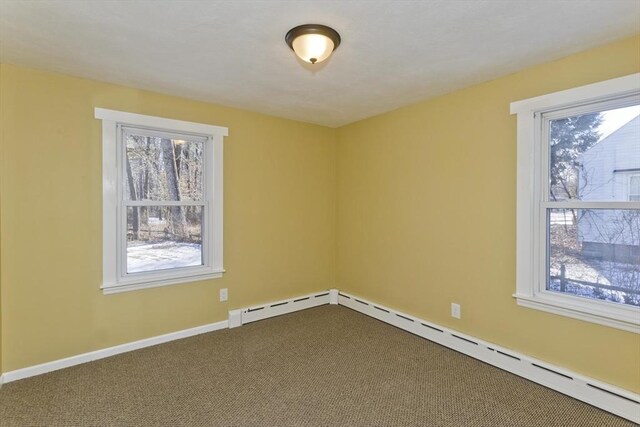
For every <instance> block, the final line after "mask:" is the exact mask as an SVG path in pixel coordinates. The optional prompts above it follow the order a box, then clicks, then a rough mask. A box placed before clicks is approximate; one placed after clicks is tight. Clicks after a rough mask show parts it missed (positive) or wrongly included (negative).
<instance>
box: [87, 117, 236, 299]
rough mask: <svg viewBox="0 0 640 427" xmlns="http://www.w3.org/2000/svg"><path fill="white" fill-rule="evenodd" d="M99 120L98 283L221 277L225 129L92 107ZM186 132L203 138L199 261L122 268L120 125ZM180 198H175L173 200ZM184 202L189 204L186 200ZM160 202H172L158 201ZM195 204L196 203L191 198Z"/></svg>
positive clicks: (119, 286)
mask: <svg viewBox="0 0 640 427" xmlns="http://www.w3.org/2000/svg"><path fill="white" fill-rule="evenodd" d="M95 118H96V119H100V120H102V285H101V289H102V291H103V293H104V294H111V293H118V292H126V291H134V290H139V289H145V288H152V287H157V286H166V285H172V284H177V283H187V282H193V281H198V280H206V279H215V278H220V277H222V275H223V273H224V271H225V270H224V268H223V257H222V255H223V254H222V250H223V234H222V233H223V217H222V214H223V182H222V180H223V140H224V137H225V136H227V135H228V129H227V128H225V127H220V126H213V125H207V124H202V123H193V122H186V121H181V120H173V119H167V118H163V117H155V116H146V115H142V114H134V113H128V112H124V111H115V110H107V109H104V108H96V109H95ZM123 127H132V128H145V129H148V130H150V131H153V132H166V133H173V134H176V133H178V134H182V135H185V134H189V135H194V136H198V137H200V138H205V148H204V169H205V172H204V173H205V176H204V182H205V184H204V188H203V194H204V200H203V201H202V206H203V211H204V212H206V214H203V223H202V240H203V255H202V256H203V265H202V266H195V267H181V268H172V269H167V270H156V271H149V272H140V273H127V272H126V258H125V256H126V253H125V252H126V243H127V242H126V229H125V228H126V226H125V225H123V224H126V218H125V217H124V215H125V214H126V212H125V208H124V200H123V188H124V179H123V177H124V173H123V168H124V166H123V163H124V160H123V159H124V143H123V141H122V131H123V130H122V128H123ZM176 203H180V202H176ZM185 203H187V204H190V205H191V204H194V203H190V202H185ZM162 204H163V205H166V204H171V202H163V203H162ZM196 204H197V203H196Z"/></svg>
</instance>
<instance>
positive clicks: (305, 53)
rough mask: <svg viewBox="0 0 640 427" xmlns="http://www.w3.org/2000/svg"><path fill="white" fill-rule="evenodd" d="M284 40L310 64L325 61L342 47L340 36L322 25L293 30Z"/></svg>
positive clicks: (301, 26) (311, 25)
mask: <svg viewBox="0 0 640 427" xmlns="http://www.w3.org/2000/svg"><path fill="white" fill-rule="evenodd" d="M284 39H285V40H286V42H287V44H288V45H289V47H290V48H291V49H292V50H293V51H294V52H295V53H296V55H298V57H300V59H302V60H303V61H305V62H309V63H310V64H317V63H318V62H322V61H324V60H325V59H327V58H328V57H329V55H331V53H332V52H333V51H334V50H336V49H337V48H338V46H340V34H338V32H337V31H336V30H334V29H333V28H330V27H327V26H326V25H320V24H306V25H300V26H298V27H295V28H292V29H290V30H289V32H288V33H287V35H286V36H285V37H284Z"/></svg>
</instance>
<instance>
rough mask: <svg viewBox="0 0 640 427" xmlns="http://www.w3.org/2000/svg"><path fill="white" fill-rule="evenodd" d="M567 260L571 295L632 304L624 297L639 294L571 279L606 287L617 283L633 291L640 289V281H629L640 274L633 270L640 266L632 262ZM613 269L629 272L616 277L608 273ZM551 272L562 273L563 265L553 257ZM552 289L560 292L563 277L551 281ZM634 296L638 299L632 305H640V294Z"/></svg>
mask: <svg viewBox="0 0 640 427" xmlns="http://www.w3.org/2000/svg"><path fill="white" fill-rule="evenodd" d="M565 261H568V262H565V263H564V265H565V268H566V271H565V277H566V278H567V283H566V293H568V294H572V295H577V296H581V297H587V298H596V299H603V300H606V301H612V302H618V303H627V304H629V302H627V301H626V300H625V296H626V297H627V299H629V297H632V298H633V297H634V295H636V294H633V293H629V294H627V293H626V292H621V291H617V290H609V289H600V288H596V287H593V286H588V285H584V284H580V283H576V282H571V279H573V280H580V281H583V282H591V283H594V284H600V285H604V286H617V287H621V288H630V290H640V283H631V282H630V280H631V281H632V280H634V278H637V275H634V274H633V273H632V272H633V271H637V268H638V267H637V266H634V265H632V264H627V263H614V262H610V261H595V260H594V261H590V262H589V263H587V262H585V261H584V260H582V259H579V258H569V257H567V258H565ZM611 271H617V272H625V271H626V272H628V273H629V274H617V275H615V276H612V275H611V274H607V273H610V272H611ZM550 274H551V276H560V267H559V265H558V264H557V263H554V262H553V260H552V263H551V271H550ZM616 279H617V280H616ZM549 290H552V291H557V292H559V291H560V280H559V279H552V280H550V283H549ZM633 299H634V300H635V301H637V302H636V303H635V304H633V305H639V304H640V297H635V298H633Z"/></svg>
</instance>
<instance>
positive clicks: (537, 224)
mask: <svg viewBox="0 0 640 427" xmlns="http://www.w3.org/2000/svg"><path fill="white" fill-rule="evenodd" d="M511 113H512V114H514V113H515V114H517V122H518V183H517V188H518V194H517V203H518V205H517V209H518V218H517V233H518V234H517V277H516V281H517V289H516V294H515V295H514V296H515V297H516V299H517V302H518V304H519V305H522V306H525V307H529V308H535V309H539V310H543V311H547V312H551V313H555V314H561V315H565V316H569V317H574V318H578V319H582V320H587V321H591V322H595V323H599V324H604V325H608V326H612V327H616V328H620V329H624V330H628V331H633V332H636V333H640V257H639V256H638V254H639V253H640V251H639V247H640V197H638V195H640V180H636V179H637V178H638V177H640V174H637V171H640V74H634V75H631V76H627V77H622V78H618V79H613V80H608V81H605V82H601V83H596V84H592V85H588V86H583V87H579V88H575V89H570V90H566V91H562V92H556V93H553V94H549V95H544V96H540V97H537V98H532V99H527V100H523V101H518V102H514V103H512V104H511ZM634 171H635V172H636V173H632V172H634ZM630 173H632V174H630Z"/></svg>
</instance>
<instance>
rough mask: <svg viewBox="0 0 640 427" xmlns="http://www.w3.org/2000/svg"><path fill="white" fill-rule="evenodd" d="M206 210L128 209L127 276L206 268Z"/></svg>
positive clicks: (171, 207) (196, 208)
mask: <svg viewBox="0 0 640 427" xmlns="http://www.w3.org/2000/svg"><path fill="white" fill-rule="evenodd" d="M202 260H203V256H202V207H201V206H145V207H128V208H127V273H139V272H142V271H155V270H166V269H170V268H179V267H191V266H198V265H203V261H202Z"/></svg>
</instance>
